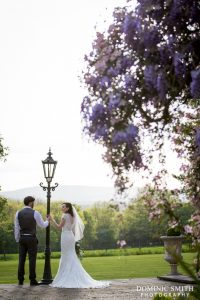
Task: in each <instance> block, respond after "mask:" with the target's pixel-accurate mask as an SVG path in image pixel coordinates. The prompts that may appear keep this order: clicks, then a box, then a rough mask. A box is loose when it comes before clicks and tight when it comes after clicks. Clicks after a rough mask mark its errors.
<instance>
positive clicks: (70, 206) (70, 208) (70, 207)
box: [63, 202, 74, 217]
mask: <svg viewBox="0 0 200 300" xmlns="http://www.w3.org/2000/svg"><path fill="white" fill-rule="evenodd" d="M63 204H64V205H65V206H66V207H68V208H69V209H68V211H67V212H66V213H68V214H70V215H71V216H72V217H73V216H74V214H73V208H72V204H71V203H69V202H64V203H63Z"/></svg>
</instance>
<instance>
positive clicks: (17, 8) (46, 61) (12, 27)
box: [0, 0, 125, 191]
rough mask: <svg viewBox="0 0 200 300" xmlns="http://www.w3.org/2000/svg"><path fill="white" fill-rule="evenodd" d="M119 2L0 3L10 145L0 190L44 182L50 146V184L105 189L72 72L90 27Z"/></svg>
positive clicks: (0, 58) (1, 87) (0, 87)
mask: <svg viewBox="0 0 200 300" xmlns="http://www.w3.org/2000/svg"><path fill="white" fill-rule="evenodd" d="M124 3H125V1H124V0H115V1H112V0H101V1H98V0H84V1H81V0H78V1H66V0H59V1H55V0H54V1H52V0H48V1H47V0H39V1H38V0H34V1H31V0H29V1H27V0H18V1H16V0H9V1H0V28H1V29H0V99H1V100H0V103H1V106H0V109H1V118H0V134H1V136H2V137H3V138H4V144H5V145H6V146H8V147H9V155H8V157H7V161H6V162H5V163H3V162H0V185H1V188H2V191H6V190H13V189H20V188H24V187H29V186H35V185H37V184H38V183H39V182H40V181H42V180H43V171H42V163H41V160H42V159H45V158H46V156H47V152H48V149H49V147H51V148H52V152H53V158H54V159H55V160H57V161H58V165H57V169H56V173H55V181H58V182H59V183H60V184H66V185H92V186H93V185H97V186H101V185H102V186H112V185H113V180H112V178H111V176H108V175H111V171H110V169H109V167H108V166H107V165H106V164H105V163H103V161H102V159H101V154H102V149H101V147H99V146H98V145H94V144H93V143H92V142H90V143H88V140H87V139H86V138H85V137H83V135H82V124H81V116H80V104H81V101H82V98H83V96H84V95H85V91H84V90H83V88H81V86H80V81H79V79H78V76H79V75H81V72H82V70H83V66H84V55H85V54H87V53H88V52H89V51H91V49H92V48H91V47H92V46H91V45H92V41H93V39H94V37H95V26H96V25H97V24H98V28H103V27H104V26H105V24H104V20H105V19H106V20H107V21H108V20H111V16H112V10H113V7H114V6H115V5H122V4H124Z"/></svg>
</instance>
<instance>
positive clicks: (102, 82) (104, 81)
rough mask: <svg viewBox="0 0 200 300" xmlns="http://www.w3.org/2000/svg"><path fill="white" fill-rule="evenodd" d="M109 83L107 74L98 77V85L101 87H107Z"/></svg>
mask: <svg viewBox="0 0 200 300" xmlns="http://www.w3.org/2000/svg"><path fill="white" fill-rule="evenodd" d="M110 85H111V80H110V78H109V77H108V76H103V77H102V78H101V79H100V86H101V87H102V88H108V87H109V86H110Z"/></svg>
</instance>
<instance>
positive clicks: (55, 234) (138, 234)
mask: <svg viewBox="0 0 200 300" xmlns="http://www.w3.org/2000/svg"><path fill="white" fill-rule="evenodd" d="M144 201H145V197H144V196H142V195H140V196H138V197H137V199H133V200H131V201H130V202H129V203H128V204H125V203H123V202H120V203H119V202H115V201H114V200H111V201H108V202H97V203H95V204H94V205H93V206H91V207H89V208H86V209H84V210H81V209H80V207H77V209H78V211H79V213H80V215H81V217H82V218H83V220H84V223H85V236H84V239H83V240H82V247H83V248H84V249H111V248H117V247H119V246H118V245H117V241H118V240H125V241H126V243H127V245H126V247H145V246H151V245H162V242H161V241H160V236H161V235H163V234H165V233H166V228H167V216H166V218H163V219H162V221H161V222H160V224H159V226H158V224H157V223H155V222H153V221H149V219H148V212H147V208H146V207H145V204H144ZM61 203H62V202H52V203H51V213H52V215H53V216H54V218H55V219H56V220H57V221H58V222H59V220H60V218H61V214H62V212H61ZM22 207H23V201H14V200H8V199H4V198H0V253H1V254H3V253H16V252H17V251H18V245H17V243H16V242H15V239H14V217H15V213H16V211H17V210H19V209H21V208H22ZM35 209H36V210H38V211H39V212H41V214H42V215H43V217H44V218H45V215H46V204H45V202H42V201H36V205H35ZM192 212H193V208H192V207H191V205H190V204H189V203H183V205H182V207H179V208H178V211H177V213H178V214H179V216H180V218H181V219H182V222H183V223H185V224H186V223H187V221H188V219H189V218H190V216H191V213H192ZM60 234H61V232H60V230H57V229H56V228H55V227H54V226H53V225H51V249H52V251H59V250H60ZM37 236H38V240H39V251H43V250H44V245H45V230H43V229H40V228H37Z"/></svg>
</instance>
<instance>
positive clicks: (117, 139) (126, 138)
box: [112, 124, 138, 146]
mask: <svg viewBox="0 0 200 300" xmlns="http://www.w3.org/2000/svg"><path fill="white" fill-rule="evenodd" d="M137 136H138V128H137V127H136V126H135V125H133V124H130V125H129V126H128V127H127V128H126V129H125V130H124V131H122V130H120V131H117V132H116V133H115V134H114V135H113V139H112V143H113V145H114V146H118V145H120V144H124V143H125V144H127V145H131V144H132V143H133V142H135V141H136V137H137Z"/></svg>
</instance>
